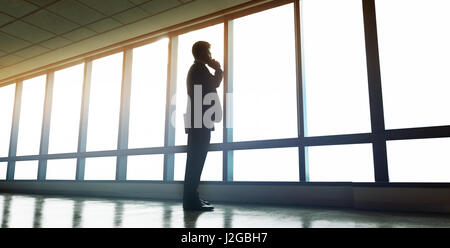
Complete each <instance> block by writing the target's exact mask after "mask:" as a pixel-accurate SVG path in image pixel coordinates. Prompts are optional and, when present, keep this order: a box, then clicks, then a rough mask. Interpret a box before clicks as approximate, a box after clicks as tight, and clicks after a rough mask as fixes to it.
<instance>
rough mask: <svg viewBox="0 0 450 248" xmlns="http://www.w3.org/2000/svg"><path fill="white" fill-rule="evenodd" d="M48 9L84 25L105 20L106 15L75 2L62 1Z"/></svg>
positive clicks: (73, 0)
mask: <svg viewBox="0 0 450 248" xmlns="http://www.w3.org/2000/svg"><path fill="white" fill-rule="evenodd" d="M47 9H48V10H50V11H52V12H55V13H57V14H59V15H61V16H64V17H66V18H67V19H69V20H71V21H73V22H76V23H78V24H82V25H84V24H88V23H92V22H95V21H97V20H99V19H102V18H104V15H102V14H100V13H98V12H97V11H95V10H93V9H91V8H89V7H86V6H84V5H82V4H80V3H79V2H77V1H75V0H64V1H60V2H57V3H55V4H53V5H51V6H49V7H48V8H47Z"/></svg>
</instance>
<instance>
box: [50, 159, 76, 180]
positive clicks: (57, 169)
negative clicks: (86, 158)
mask: <svg viewBox="0 0 450 248" xmlns="http://www.w3.org/2000/svg"><path fill="white" fill-rule="evenodd" d="M76 171H77V159H51V160H47V175H46V179H47V180H75V175H76Z"/></svg>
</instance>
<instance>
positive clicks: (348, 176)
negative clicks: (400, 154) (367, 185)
mask: <svg viewBox="0 0 450 248" xmlns="http://www.w3.org/2000/svg"><path fill="white" fill-rule="evenodd" d="M306 150H307V154H308V160H307V163H308V169H309V170H308V171H309V181H328V182H342V181H344V182H374V181H375V178H374V170H373V156H372V145H371V144H354V145H334V146H313V147H307V148H306Z"/></svg>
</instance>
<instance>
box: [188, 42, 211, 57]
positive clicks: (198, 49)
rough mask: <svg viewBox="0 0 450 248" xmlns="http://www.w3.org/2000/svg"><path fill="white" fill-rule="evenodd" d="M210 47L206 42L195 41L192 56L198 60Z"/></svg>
mask: <svg viewBox="0 0 450 248" xmlns="http://www.w3.org/2000/svg"><path fill="white" fill-rule="evenodd" d="M210 47H211V44H209V43H208V42H206V41H197V42H195V43H194V45H193V46H192V55H194V58H195V59H198V58H199V57H200V56H201V54H202V53H203V52H204V51H207V50H208V49H209V48H210Z"/></svg>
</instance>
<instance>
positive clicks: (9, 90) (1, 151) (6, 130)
mask: <svg viewBox="0 0 450 248" xmlns="http://www.w3.org/2000/svg"><path fill="white" fill-rule="evenodd" d="M15 92H16V85H15V84H10V85H8V86H4V87H1V88H0V116H1V117H2V121H0V137H2V138H1V139H0V157H8V152H9V139H10V136H11V123H12V116H13V109H14V94H15Z"/></svg>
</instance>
